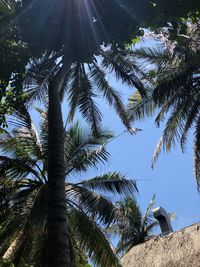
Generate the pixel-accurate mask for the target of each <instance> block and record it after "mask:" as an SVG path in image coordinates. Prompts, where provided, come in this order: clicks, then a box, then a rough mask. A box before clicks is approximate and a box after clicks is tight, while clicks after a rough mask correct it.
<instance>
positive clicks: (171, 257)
mask: <svg viewBox="0 0 200 267" xmlns="http://www.w3.org/2000/svg"><path fill="white" fill-rule="evenodd" d="M122 266H123V267H200V223H198V224H195V225H192V226H190V227H187V228H184V229H183V230H180V231H177V232H174V233H171V234H169V235H167V236H163V237H155V238H152V239H150V240H149V241H147V242H145V243H143V244H141V245H138V246H135V247H133V248H132V249H131V250H130V251H129V252H128V253H127V254H126V255H125V256H124V257H123V258H122Z"/></svg>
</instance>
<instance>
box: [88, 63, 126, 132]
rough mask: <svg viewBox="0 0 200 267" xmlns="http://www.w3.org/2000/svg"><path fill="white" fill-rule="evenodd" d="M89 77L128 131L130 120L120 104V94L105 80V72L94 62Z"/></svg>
mask: <svg viewBox="0 0 200 267" xmlns="http://www.w3.org/2000/svg"><path fill="white" fill-rule="evenodd" d="M90 76H91V77H92V78H93V81H94V82H95V83H96V85H97V87H98V89H99V90H100V91H101V92H102V94H103V97H104V98H105V99H106V100H107V101H108V103H109V104H110V105H111V106H113V107H114V108H115V110H116V112H117V114H118V116H119V117H120V119H121V120H122V122H123V124H124V125H125V126H126V127H127V128H128V129H130V128H131V126H130V118H129V116H128V114H127V111H126V109H125V107H124V105H123V103H122V100H121V97H120V94H119V93H118V92H117V91H116V90H115V89H114V88H112V87H111V86H110V84H109V83H108V81H107V80H106V74H105V72H104V71H103V70H102V69H100V68H99V66H98V65H97V64H96V63H95V62H93V67H92V69H91V71H90Z"/></svg>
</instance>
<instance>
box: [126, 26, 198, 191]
mask: <svg viewBox="0 0 200 267" xmlns="http://www.w3.org/2000/svg"><path fill="white" fill-rule="evenodd" d="M199 36H200V26H199V24H190V25H189V26H188V30H187V35H183V34H179V35H178V37H177V41H176V42H172V41H170V40H168V39H167V38H166V36H165V43H164V44H165V46H164V47H163V48H162V49H159V48H152V47H151V48H150V47H143V48H141V49H138V50H136V51H133V53H132V55H131V56H133V55H134V56H137V57H138V58H139V59H140V60H142V62H143V64H150V65H151V66H152V67H153V68H154V71H150V72H149V73H148V74H149V75H148V79H147V80H146V84H147V94H148V97H147V98H146V99H144V100H142V99H141V97H140V95H139V94H138V93H137V92H136V93H134V94H133V95H132V96H131V98H130V113H131V115H132V119H133V120H137V119H143V118H144V117H146V116H147V117H148V116H152V115H153V114H154V113H155V112H156V111H157V110H159V112H158V115H157V117H156V119H155V122H156V124H157V126H158V127H159V126H160V124H161V123H162V122H163V121H164V120H165V121H166V124H165V128H164V131H163V134H162V137H161V139H160V141H159V142H158V145H157V147H156V150H155V152H154V156H153V160H152V166H153V165H154V163H155V161H156V159H157V158H158V155H159V153H160V152H161V150H162V148H163V149H164V150H166V151H167V152H169V151H170V150H171V148H172V145H174V144H175V142H176V141H178V142H180V144H181V148H182V150H183V151H185V144H186V141H187V136H188V134H189V132H190V131H193V133H194V148H193V151H194V173H195V177H196V181H197V187H198V189H199V187H200V67H199V66H200V37H199ZM162 39H163V38H162ZM149 82H150V83H149ZM152 84H153V86H152Z"/></svg>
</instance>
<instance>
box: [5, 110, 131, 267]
mask: <svg viewBox="0 0 200 267" xmlns="http://www.w3.org/2000/svg"><path fill="white" fill-rule="evenodd" d="M38 111H39V112H40V114H41V118H42V119H41V120H42V122H41V127H40V131H39V132H38V131H37V130H36V128H35V127H34V124H33V122H32V120H31V117H30V115H29V113H28V111H27V109H26V107H25V105H21V106H19V107H18V110H16V112H15V114H14V120H11V122H10V123H12V125H13V126H14V127H11V128H12V129H11V131H8V130H4V132H3V134H2V135H1V140H0V146H1V151H2V152H4V154H3V155H1V156H0V162H1V163H0V175H1V186H0V190H1V196H2V198H1V211H0V213H1V214H0V215H1V221H0V222H1V224H0V226H1V227H0V242H1V244H2V245H1V249H0V255H1V256H2V257H3V259H4V260H6V261H13V262H14V264H15V265H16V266H21V264H22V266H31V264H33V265H35V266H36V265H37V266H44V265H45V260H46V245H47V242H48V240H47V235H46V233H47V223H48V222H47V207H48V199H47V194H48V186H49V182H48V181H47V169H48V166H47V165H48V122H47V114H46V113H45V112H43V111H41V110H39V109H38ZM111 137H112V134H111V133H110V132H106V131H104V132H102V131H101V133H100V134H99V137H98V138H95V137H93V136H92V135H91V134H85V133H84V131H83V130H82V129H81V128H80V126H79V125H78V124H75V125H74V126H72V127H70V128H69V129H68V130H67V131H65V138H64V141H65V159H64V160H65V177H66V178H68V179H67V180H66V181H65V198H64V201H65V202H66V207H67V208H66V209H65V216H67V217H68V233H69V236H68V239H69V248H70V250H69V259H70V266H75V264H76V263H75V259H77V258H80V257H83V256H82V255H84V254H86V255H88V256H89V257H91V258H92V260H93V261H94V263H95V264H97V265H100V266H105V267H106V266H119V265H120V264H119V260H118V258H117V257H116V255H115V254H114V253H113V251H112V248H111V246H110V243H109V241H108V240H107V239H106V238H105V236H104V235H103V232H102V230H101V228H102V227H103V226H108V225H110V224H112V223H113V222H114V221H115V220H117V218H118V209H117V208H116V207H115V206H114V205H113V204H112V202H111V200H110V199H109V198H108V197H105V196H103V194H102V193H104V194H105V193H109V195H110V194H124V195H127V194H132V193H133V191H135V189H136V186H135V183H134V182H133V181H130V180H127V179H126V178H125V177H124V176H123V175H121V174H120V173H116V172H113V173H106V174H103V175H100V176H96V177H94V178H91V179H87V180H80V179H78V182H70V180H71V179H73V177H74V175H75V174H76V175H80V174H81V173H82V172H85V171H86V170H88V168H92V167H96V166H97V164H98V163H103V162H105V161H106V160H107V159H108V156H109V154H108V152H107V151H106V150H105V144H106V142H107V140H108V139H110V138H111ZM70 178H71V179H70ZM5 189H6V190H5ZM132 190H133V191H132ZM74 255H76V257H75V256H74ZM23 264H24V265H23Z"/></svg>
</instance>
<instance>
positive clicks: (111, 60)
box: [101, 50, 146, 97]
mask: <svg viewBox="0 0 200 267" xmlns="http://www.w3.org/2000/svg"><path fill="white" fill-rule="evenodd" d="M101 56H102V57H103V59H102V66H103V68H105V69H106V70H108V71H109V72H114V73H115V75H116V78H117V79H120V80H121V81H122V82H123V83H126V84H127V85H128V86H131V87H135V88H136V89H137V90H138V91H139V92H140V94H141V95H142V96H143V97H146V90H145V88H144V86H143V84H142V82H141V81H140V80H139V78H138V77H137V76H136V75H135V74H134V68H133V67H134V66H133V65H132V64H131V62H129V60H128V59H127V58H126V59H124V58H123V57H122V56H121V55H120V53H119V52H118V51H113V50H108V51H103V50H101Z"/></svg>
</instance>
